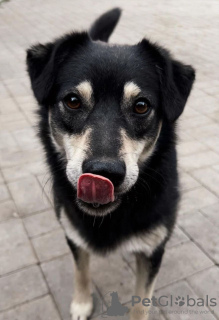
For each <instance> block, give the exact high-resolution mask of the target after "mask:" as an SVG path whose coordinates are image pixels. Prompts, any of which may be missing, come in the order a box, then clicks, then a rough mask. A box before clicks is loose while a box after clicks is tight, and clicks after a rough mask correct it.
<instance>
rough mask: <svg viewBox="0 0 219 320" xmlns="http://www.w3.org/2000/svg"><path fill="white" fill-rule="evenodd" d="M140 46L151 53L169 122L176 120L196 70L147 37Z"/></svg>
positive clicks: (183, 105) (186, 97)
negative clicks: (177, 59)
mask: <svg viewBox="0 0 219 320" xmlns="http://www.w3.org/2000/svg"><path fill="white" fill-rule="evenodd" d="M140 46H141V49H142V48H144V50H145V52H146V50H147V52H149V53H150V55H151V57H152V60H153V63H154V65H155V68H156V71H157V72H158V74H159V78H160V88H161V104H162V110H163V114H164V116H165V117H166V119H167V120H168V121H169V122H174V121H175V120H176V119H177V118H178V117H179V116H180V115H181V113H182V112H183V110H184V107H185V104H186V101H187V99H188V96H189V94H190V91H191V89H192V85H193V82H194V80H195V70H194V69H193V68H192V67H191V66H189V65H184V64H183V63H181V62H179V61H176V60H174V59H172V57H171V55H170V54H169V52H168V51H167V50H166V49H163V48H162V47H160V46H158V45H156V44H152V43H151V42H150V41H148V40H147V39H143V41H142V42H141V43H140Z"/></svg>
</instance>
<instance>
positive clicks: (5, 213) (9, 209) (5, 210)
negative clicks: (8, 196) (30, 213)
mask: <svg viewBox="0 0 219 320" xmlns="http://www.w3.org/2000/svg"><path fill="white" fill-rule="evenodd" d="M16 217H18V213H17V209H16V207H15V204H14V202H13V201H12V200H7V201H3V202H0V222H1V221H4V220H7V219H10V218H16Z"/></svg>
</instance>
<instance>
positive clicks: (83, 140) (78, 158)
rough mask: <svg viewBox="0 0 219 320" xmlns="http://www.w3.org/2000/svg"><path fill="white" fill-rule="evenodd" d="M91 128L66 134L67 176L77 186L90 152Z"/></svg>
mask: <svg viewBox="0 0 219 320" xmlns="http://www.w3.org/2000/svg"><path fill="white" fill-rule="evenodd" d="M90 133H91V129H90V128H88V129H87V130H86V131H85V132H84V133H83V134H80V135H68V134H66V135H64V149H65V152H66V157H67V169H66V173H67V177H68V179H69V181H70V182H71V183H72V185H73V186H74V187H75V188H77V181H78V178H79V177H80V175H81V174H82V163H83V161H84V159H85V157H86V155H87V154H88V153H89V136H90Z"/></svg>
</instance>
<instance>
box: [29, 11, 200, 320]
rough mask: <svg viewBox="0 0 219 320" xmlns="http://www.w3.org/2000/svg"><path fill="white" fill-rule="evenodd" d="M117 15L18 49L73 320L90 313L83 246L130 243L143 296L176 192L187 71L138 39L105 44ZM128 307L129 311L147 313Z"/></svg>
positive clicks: (149, 289)
mask: <svg viewBox="0 0 219 320" xmlns="http://www.w3.org/2000/svg"><path fill="white" fill-rule="evenodd" d="M120 15H121V10H120V9H118V8H115V9H113V10H111V11H108V12H107V13H105V14H103V15H102V16H101V17H100V18H98V19H97V20H96V21H95V22H94V24H93V25H92V26H91V28H90V30H89V32H73V33H70V34H67V35H65V36H63V37H61V38H59V39H56V40H55V41H53V42H50V43H47V44H44V45H43V44H36V45H34V46H32V47H31V48H29V49H28V50H27V70H28V73H29V77H30V80H31V86H32V90H33V93H34V95H35V97H36V100H37V102H38V105H39V110H38V114H39V119H40V121H39V135H40V138H41V141H42V144H43V146H44V149H45V153H46V158H47V163H48V165H49V168H50V171H51V176H52V180H53V195H54V204H55V209H56V213H57V217H58V219H59V221H60V223H61V225H62V226H63V229H64V231H65V234H66V239H67V243H68V245H69V247H70V249H71V251H72V254H73V257H74V283H75V289H74V296H73V302H72V304H71V310H70V311H71V315H72V319H73V320H78V319H80V320H85V319H88V318H89V317H90V315H91V314H92V309H93V303H92V298H91V280H90V275H89V255H90V254H92V253H95V254H100V255H106V254H108V253H110V252H113V251H115V250H117V249H118V250H120V249H121V250H122V251H128V252H132V253H133V254H134V255H135V256H136V262H137V263H136V292H135V294H136V295H137V296H140V297H147V298H150V297H151V296H152V293H153V288H154V283H155V280H156V276H157V273H158V271H159V268H160V265H161V261H162V257H163V254H164V249H165V245H166V243H167V241H168V239H169V238H170V236H171V233H172V230H173V227H174V224H175V220H176V215H177V214H176V213H177V206H178V202H179V196H180V194H179V187H178V173H177V154H176V141H177V137H176V122H177V119H178V118H179V116H180V115H181V113H182V112H183V109H184V107H185V104H186V101H187V98H188V96H189V94H190V91H191V89H192V85H193V82H194V79H195V71H194V69H193V68H192V67H191V66H189V65H184V64H183V63H181V62H179V61H177V60H174V59H173V57H172V56H171V54H170V53H169V52H168V51H167V50H166V49H164V48H162V47H160V46H159V45H157V44H153V43H151V42H150V41H149V40H147V39H143V40H142V41H140V42H139V43H137V44H135V45H117V44H115V45H114V44H108V43H107V42H108V39H109V37H110V35H111V33H112V32H113V30H114V28H115V26H116V24H117V22H118V20H119V18H120ZM145 309H146V308H145V307H144V310H145ZM147 310H148V309H147ZM135 311H136V310H135V307H134V308H132V310H131V312H130V318H131V319H147V315H142V314H141V313H136V312H135Z"/></svg>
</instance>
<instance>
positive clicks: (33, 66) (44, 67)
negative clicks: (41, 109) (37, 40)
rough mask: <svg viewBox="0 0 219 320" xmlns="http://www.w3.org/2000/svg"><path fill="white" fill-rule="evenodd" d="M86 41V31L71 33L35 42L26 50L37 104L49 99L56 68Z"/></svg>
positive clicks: (87, 37)
mask: <svg viewBox="0 0 219 320" xmlns="http://www.w3.org/2000/svg"><path fill="white" fill-rule="evenodd" d="M87 41H90V38H89V36H88V34H87V33H86V32H81V33H72V34H69V35H67V36H65V37H63V38H60V39H58V40H56V41H54V42H53V43H47V44H45V45H42V44H37V45H34V46H32V47H31V48H30V49H28V50H27V58H26V61H27V71H28V73H29V76H30V80H31V86H32V90H33V93H34V95H35V97H36V99H37V101H38V103H39V104H47V101H51V95H52V88H53V84H54V79H55V76H56V74H57V70H58V68H59V67H60V65H61V64H62V63H63V61H65V59H66V57H67V56H68V55H69V54H73V52H75V51H76V50H77V49H78V48H79V47H81V46H83V45H84V44H85V43H86V42H87Z"/></svg>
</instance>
